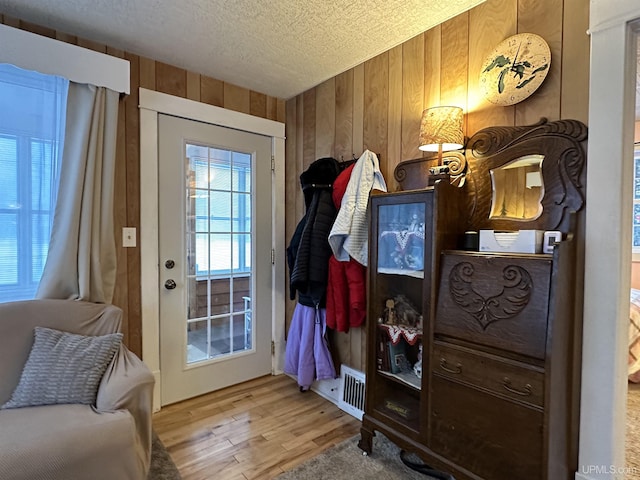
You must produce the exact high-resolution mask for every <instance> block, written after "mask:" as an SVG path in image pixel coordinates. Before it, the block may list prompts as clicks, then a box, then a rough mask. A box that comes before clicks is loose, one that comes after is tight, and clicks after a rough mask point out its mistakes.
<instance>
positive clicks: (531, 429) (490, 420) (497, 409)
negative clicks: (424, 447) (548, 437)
mask: <svg viewBox="0 0 640 480" xmlns="http://www.w3.org/2000/svg"><path fill="white" fill-rule="evenodd" d="M432 382H433V383H432V388H433V397H432V410H431V428H430V429H429V432H430V434H429V447H430V448H431V449H432V450H433V451H434V452H436V453H438V454H440V455H442V456H443V457H445V458H447V459H449V460H451V461H453V462H455V463H457V464H458V465H460V466H461V467H464V468H466V469H467V470H469V471H471V472H473V473H475V474H476V475H478V476H479V477H481V478H483V479H484V480H512V479H513V480H515V479H517V480H541V479H542V478H543V475H542V462H543V460H542V457H543V455H542V450H543V413H542V412H540V411H539V410H537V409H534V408H529V407H526V406H523V405H520V404H516V403H513V402H510V401H509V400H506V399H502V398H500V397H495V396H493V395H490V394H488V393H484V392H482V391H480V390H476V389H474V388H470V387H465V386H464V385H460V384H458V383H454V382H450V381H448V380H447V379H444V378H440V377H437V376H434V377H433V378H432Z"/></svg>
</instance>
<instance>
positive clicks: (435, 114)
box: [418, 107, 464, 152]
mask: <svg viewBox="0 0 640 480" xmlns="http://www.w3.org/2000/svg"><path fill="white" fill-rule="evenodd" d="M462 120H463V118H462V108H460V107H432V108H427V109H426V110H425V111H424V112H422V122H421V123H420V145H419V146H418V148H419V149H420V150H424V151H426V152H437V151H439V150H440V147H442V151H443V152H445V151H448V150H459V149H461V148H462V147H463V144H464V133H463V131H462Z"/></svg>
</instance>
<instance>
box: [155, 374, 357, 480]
mask: <svg viewBox="0 0 640 480" xmlns="http://www.w3.org/2000/svg"><path fill="white" fill-rule="evenodd" d="M153 428H154V429H155V431H156V432H157V434H158V436H159V437H160V439H161V440H162V442H163V443H164V445H165V447H166V448H167V450H168V451H169V453H170V454H171V457H172V458H173V460H174V462H175V463H176V466H177V467H178V470H179V471H180V474H181V475H182V478H183V480H205V479H214V478H215V479H216V480H251V479H272V478H275V477H276V476H278V475H279V474H280V473H282V472H285V471H287V470H291V469H292V468H294V467H295V466H296V465H299V464H301V463H303V462H304V461H306V460H308V459H310V458H312V457H314V456H316V455H318V454H319V453H321V452H322V451H324V450H326V449H327V448H330V447H331V446H333V445H335V444H337V443H340V442H342V441H343V440H346V439H348V438H351V437H353V436H354V435H356V434H358V433H359V431H360V422H359V421H358V420H357V419H355V418H354V417H352V416H351V415H349V414H347V413H345V412H343V411H342V410H340V409H339V408H338V407H337V406H335V405H333V404H332V403H331V402H329V401H327V400H325V399H324V398H322V397H320V396H319V395H317V394H315V393H313V392H311V391H309V392H305V393H301V392H300V391H299V389H298V385H297V384H296V382H295V380H293V379H291V378H290V377H288V376H286V375H278V376H266V377H261V378H258V379H256V380H252V381H250V382H246V383H242V384H240V385H236V386H233V387H229V388H225V389H223V390H219V391H217V392H213V393H210V394H207V395H203V396H201V397H196V398H193V399H190V400H186V401H184V402H180V403H176V404H174V405H169V406H167V407H164V408H163V409H162V410H161V411H160V412H158V413H156V414H155V415H154V417H153Z"/></svg>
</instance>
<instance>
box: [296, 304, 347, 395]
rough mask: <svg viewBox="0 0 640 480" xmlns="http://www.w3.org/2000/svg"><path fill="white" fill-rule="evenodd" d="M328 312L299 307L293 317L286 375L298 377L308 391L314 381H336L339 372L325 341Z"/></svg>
mask: <svg viewBox="0 0 640 480" xmlns="http://www.w3.org/2000/svg"><path fill="white" fill-rule="evenodd" d="M326 328H327V322H326V309H324V308H313V307H307V306H306V305H301V304H299V303H298V304H296V308H295V310H294V311H293V317H292V318H291V326H290V327H289V335H288V337H287V348H286V352H285V362H284V372H285V373H288V374H290V375H296V376H297V377H298V385H300V387H301V388H302V389H304V390H308V389H309V387H311V384H312V383H313V381H314V380H326V379H329V378H336V369H335V367H334V365H333V360H332V359H331V353H330V352H329V347H328V345H327V340H326V338H325V331H326Z"/></svg>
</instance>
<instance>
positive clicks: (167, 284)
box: [164, 279, 176, 290]
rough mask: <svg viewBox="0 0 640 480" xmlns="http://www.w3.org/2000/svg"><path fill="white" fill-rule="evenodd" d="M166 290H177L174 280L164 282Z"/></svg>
mask: <svg viewBox="0 0 640 480" xmlns="http://www.w3.org/2000/svg"><path fill="white" fill-rule="evenodd" d="M164 288H166V289H167V290H173V289H174V288H176V282H175V281H174V280H172V279H169V280H167V281H166V282H164Z"/></svg>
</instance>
